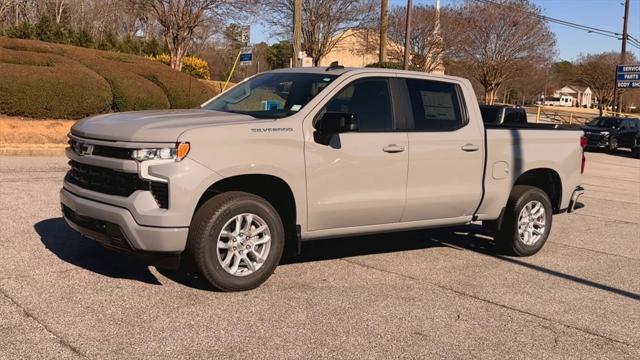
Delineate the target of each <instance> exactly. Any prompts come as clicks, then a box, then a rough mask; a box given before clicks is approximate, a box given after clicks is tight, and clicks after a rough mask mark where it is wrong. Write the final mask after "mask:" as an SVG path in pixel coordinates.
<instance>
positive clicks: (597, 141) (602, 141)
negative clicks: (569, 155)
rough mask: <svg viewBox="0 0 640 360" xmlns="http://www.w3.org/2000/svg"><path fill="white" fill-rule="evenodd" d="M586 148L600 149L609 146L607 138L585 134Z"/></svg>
mask: <svg viewBox="0 0 640 360" xmlns="http://www.w3.org/2000/svg"><path fill="white" fill-rule="evenodd" d="M586 137H587V148H589V149H602V148H606V147H608V146H609V136H602V135H593V134H587V135H586Z"/></svg>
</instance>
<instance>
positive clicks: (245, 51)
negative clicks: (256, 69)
mask: <svg viewBox="0 0 640 360" xmlns="http://www.w3.org/2000/svg"><path fill="white" fill-rule="evenodd" d="M252 60H253V53H252V49H251V47H250V46H247V47H243V48H242V49H240V65H241V66H248V65H251V63H252Z"/></svg>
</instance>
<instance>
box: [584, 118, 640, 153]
mask: <svg viewBox="0 0 640 360" xmlns="http://www.w3.org/2000/svg"><path fill="white" fill-rule="evenodd" d="M582 129H583V130H584V133H585V136H586V137H587V149H605V150H607V151H609V152H614V151H616V150H617V149H618V148H629V149H631V151H632V152H634V153H636V154H637V155H640V119H635V118H622V117H611V116H600V117H597V118H595V119H593V120H592V121H591V122H589V123H588V124H587V125H585V126H584V127H582Z"/></svg>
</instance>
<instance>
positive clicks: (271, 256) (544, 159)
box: [60, 66, 584, 291]
mask: <svg viewBox="0 0 640 360" xmlns="http://www.w3.org/2000/svg"><path fill="white" fill-rule="evenodd" d="M581 135H582V131H580V130H578V131H576V130H574V129H563V128H562V127H559V126H555V125H549V126H543V125H540V126H535V125H534V124H529V125H519V126H510V125H508V124H507V125H504V124H503V125H501V126H490V125H487V126H485V125H484V124H483V121H482V116H481V113H480V108H479V106H478V103H477V101H476V96H475V93H474V91H473V89H472V87H471V83H470V82H469V81H468V80H466V79H463V78H458V77H452V76H444V75H434V74H427V73H421V72H411V71H398V70H389V69H374V68H343V67H341V66H331V67H329V68H326V69H325V68H299V69H281V70H274V71H269V72H265V73H261V74H258V75H255V76H253V77H251V78H249V79H246V80H245V81H242V82H240V83H239V84H237V85H236V86H234V87H233V88H231V89H230V90H228V91H226V92H224V93H222V94H220V95H218V96H216V97H215V98H213V99H211V100H210V101H208V102H206V103H205V104H203V105H202V106H201V107H200V108H198V109H189V110H169V111H166V110H162V111H141V112H125V113H116V114H105V115H99V116H94V117H90V118H87V119H84V120H81V121H79V122H78V123H76V124H75V125H74V126H73V128H72V129H71V132H70V134H69V138H70V139H69V140H70V141H69V143H70V146H69V147H68V148H67V149H66V155H67V156H68V157H69V159H70V162H69V163H70V166H71V169H70V170H69V172H68V174H67V175H66V177H65V180H64V183H63V187H62V190H61V192H60V200H61V203H62V209H63V214H64V218H65V219H66V221H67V223H68V224H69V226H71V227H72V228H74V229H76V230H77V231H79V232H80V233H82V234H84V235H85V236H87V237H89V238H92V239H95V240H96V241H98V242H100V243H101V244H103V245H105V246H107V247H110V248H113V249H116V250H121V251H126V252H129V253H133V254H138V255H141V256H145V257H148V258H149V260H151V261H153V262H154V263H156V264H159V265H160V266H175V265H176V264H177V259H178V257H179V256H181V255H184V256H187V257H188V258H191V259H192V260H193V263H194V264H195V265H196V266H197V268H198V270H199V271H200V272H201V273H202V275H203V276H204V278H206V279H207V280H208V281H209V282H210V283H211V284H212V285H213V286H215V287H216V288H218V289H220V290H223V291H238V290H247V289H252V288H255V287H257V286H259V285H260V284H261V283H263V282H264V281H266V279H267V278H268V277H269V276H270V275H271V274H272V273H273V272H274V270H275V268H276V266H277V265H278V263H279V262H280V259H281V256H282V253H283V248H284V246H285V242H287V244H288V246H289V244H292V246H293V248H296V246H298V248H299V245H300V242H301V241H308V240H314V239H322V238H330V237H345V236H350V235H358V234H372V233H382V232H393V231H399V230H408V229H425V228H434V227H446V226H453V225H460V224H468V223H471V222H474V221H481V222H483V224H485V225H486V226H487V228H490V229H493V231H495V239H496V241H497V242H499V243H500V244H503V245H504V246H505V248H506V249H508V250H509V251H510V252H512V253H513V254H515V255H518V256H528V255H532V254H535V253H536V252H538V251H539V250H540V249H541V248H542V246H543V245H544V243H545V241H546V240H547V237H548V236H549V232H550V231H551V224H552V214H559V213H563V212H567V211H568V212H572V211H574V209H576V208H578V207H579V205H580V204H579V203H578V198H579V196H580V195H581V194H582V193H583V189H582V188H581V186H580V185H581V181H582V176H581V174H582V171H583V169H584V155H583V147H582V145H584V139H582V138H581ZM285 240H286V241H285ZM345 241H347V240H345Z"/></svg>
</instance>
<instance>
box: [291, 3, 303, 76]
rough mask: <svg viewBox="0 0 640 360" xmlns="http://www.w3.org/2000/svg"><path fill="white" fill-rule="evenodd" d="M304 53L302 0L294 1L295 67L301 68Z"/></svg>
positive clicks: (292, 62)
mask: <svg viewBox="0 0 640 360" xmlns="http://www.w3.org/2000/svg"><path fill="white" fill-rule="evenodd" d="M301 51H302V0H293V56H292V57H293V59H292V61H291V64H292V65H293V67H300V66H301V64H300V63H301V59H299V58H298V57H299V54H300V52H301Z"/></svg>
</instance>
